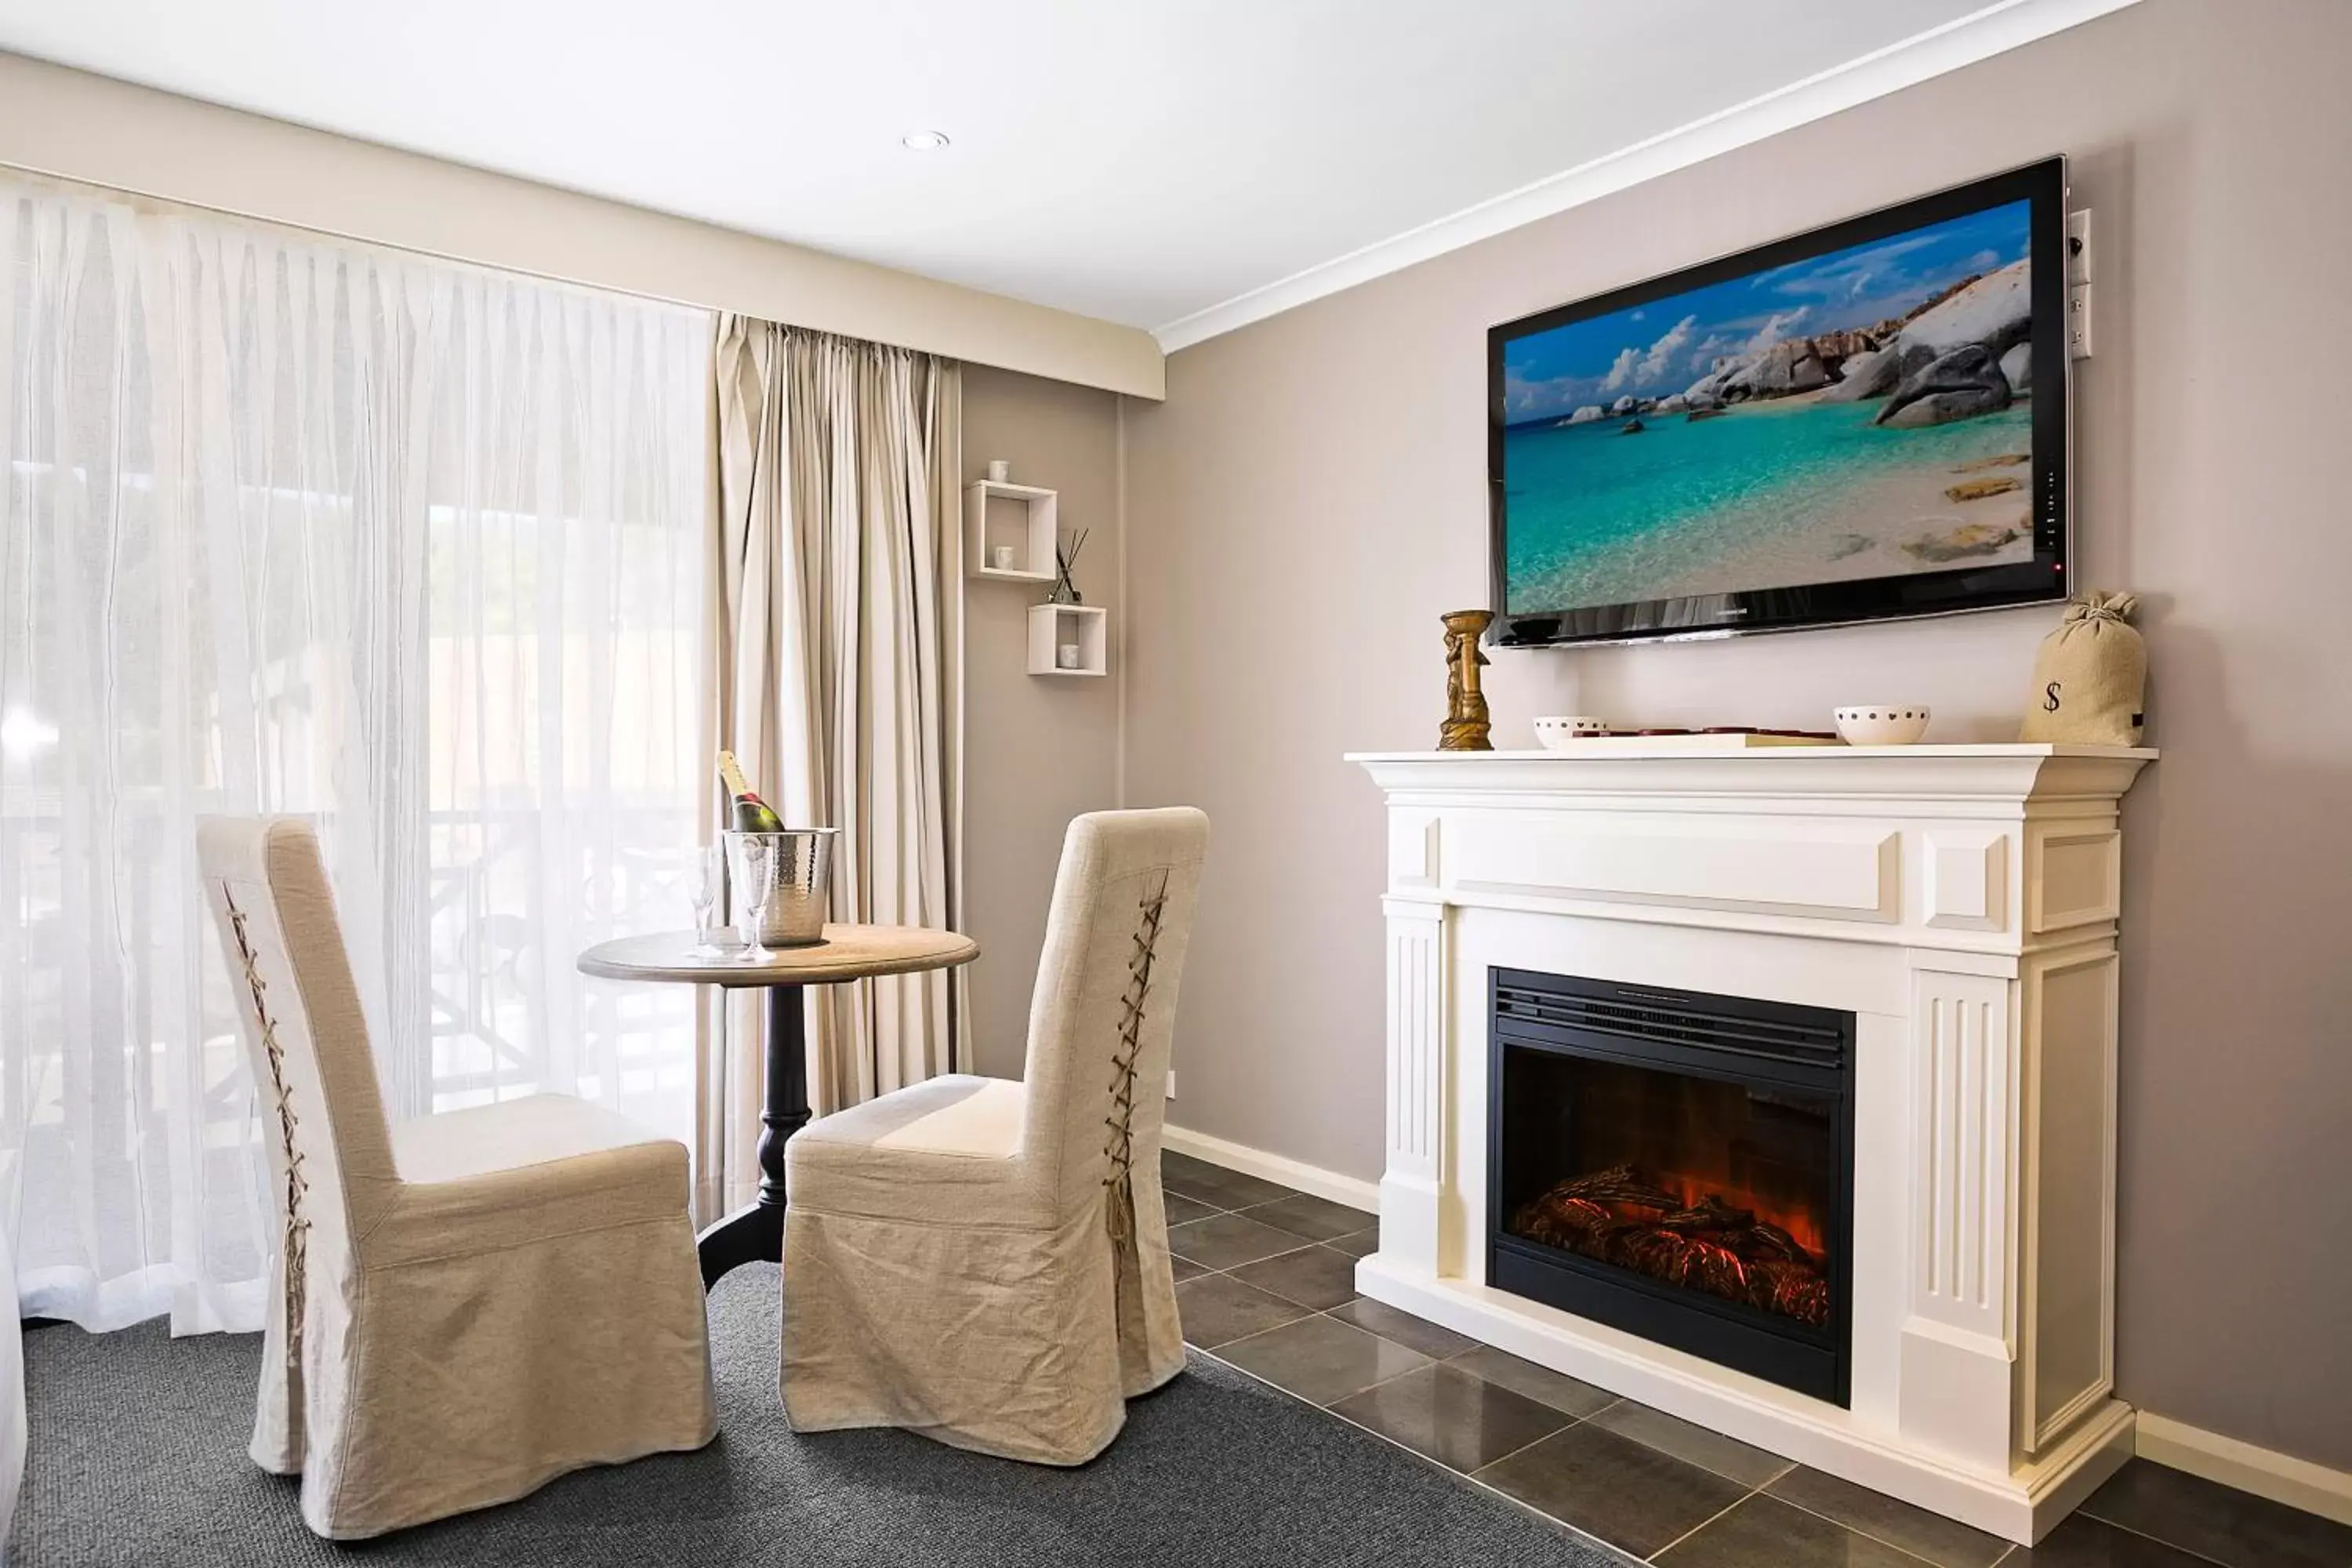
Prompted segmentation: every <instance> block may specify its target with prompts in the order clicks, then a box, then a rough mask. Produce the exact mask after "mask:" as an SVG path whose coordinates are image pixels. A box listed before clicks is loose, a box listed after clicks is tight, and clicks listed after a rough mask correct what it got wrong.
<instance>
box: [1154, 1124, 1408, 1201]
mask: <svg viewBox="0 0 2352 1568" xmlns="http://www.w3.org/2000/svg"><path fill="white" fill-rule="evenodd" d="M1160 1142H1161V1143H1162V1144H1163V1145H1165V1146H1166V1147H1168V1148H1171V1149H1173V1150H1175V1151H1176V1152H1178V1153H1179V1154H1190V1155H1192V1158H1194V1159H1195V1160H1206V1161H1207V1162H1208V1163H1210V1164H1212V1165H1223V1167H1225V1169H1227V1170H1229V1171H1239V1172H1240V1173H1242V1174H1243V1175H1244V1176H1255V1177H1257V1178H1258V1179H1259V1180H1260V1181H1265V1182H1279V1183H1281V1184H1283V1185H1284V1186H1286V1187H1295V1188H1297V1190H1298V1191H1300V1192H1302V1193H1312V1194H1315V1195H1316V1196H1317V1197H1318V1198H1328V1199H1329V1200H1330V1201H1331V1202H1333V1203H1335V1204H1345V1205H1348V1206H1349V1208H1351V1209H1361V1210H1363V1211H1364V1213H1365V1214H1367V1215H1377V1214H1379V1213H1380V1212H1381V1186H1380V1184H1379V1183H1378V1182H1367V1181H1365V1180H1363V1179H1362V1178H1360V1177H1357V1176H1343V1175H1341V1174H1340V1173H1339V1172H1337V1171H1327V1170H1325V1169H1323V1167H1322V1166H1320V1165H1310V1164H1308V1163H1307V1162H1306V1161H1304V1160H1294V1159H1292V1158H1291V1157H1290V1156H1289V1155H1287V1154H1269V1153H1267V1152H1265V1150H1263V1149H1253V1148H1250V1147H1249V1146H1248V1145H1247V1144H1244V1143H1234V1142H1228V1141H1226V1140H1225V1139H1223V1138H1213V1137H1211V1136H1210V1135H1209V1134H1207V1133H1206V1132H1195V1131H1192V1130H1191V1129H1190V1128H1185V1127H1163V1128H1161V1129H1160Z"/></svg>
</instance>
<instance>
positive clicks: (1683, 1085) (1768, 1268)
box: [1486, 969, 1853, 1405]
mask: <svg viewBox="0 0 2352 1568" xmlns="http://www.w3.org/2000/svg"><path fill="white" fill-rule="evenodd" d="M1488 1023H1489V1031H1488V1038H1489V1040H1490V1042H1491V1050H1492V1061H1491V1064H1490V1072H1489V1079H1488V1081H1489V1083H1490V1085H1491V1094H1492V1103H1491V1106H1490V1110H1489V1121H1488V1137H1487V1151H1488V1153H1487V1158H1488V1160H1489V1162H1490V1164H1489V1169H1488V1172H1487V1185H1486V1190H1487V1194H1488V1199H1487V1202H1488V1211H1489V1212H1488V1215H1487V1228H1488V1258H1487V1279H1488V1280H1489V1281H1490V1282H1491V1283H1492V1284H1494V1285H1495V1286H1496V1288H1497V1289H1504V1290H1508V1291H1511V1292H1513V1293H1514V1294H1517V1295H1520V1296H1525V1297H1528V1298H1529V1299H1530V1300H1538V1301H1542V1302H1546V1303H1548V1304H1549V1305H1551V1306H1555V1307H1558V1308H1559V1309H1561V1310H1564V1311H1569V1312H1573V1313H1575V1314H1577V1315H1578V1316H1580V1317H1584V1318H1591V1319H1592V1320H1594V1321H1599V1322H1603V1323H1607V1324H1609V1325H1611V1326H1612V1327H1614V1328H1618V1329H1622V1330H1625V1331H1629V1332H1632V1333H1636V1334H1640V1335H1642V1336H1643V1338H1646V1339H1649V1340H1653V1341H1654V1342H1657V1343H1660V1344H1664V1345H1670V1346H1673V1347H1675V1349H1678V1350H1683V1351H1687V1352H1691V1353H1692V1354H1695V1355H1700V1356H1705V1357H1706V1358H1707V1359H1708V1360H1711V1361H1714V1362H1717V1363H1721V1364H1723V1365H1725V1366H1729V1367H1734V1368H1737V1369H1738V1370H1739V1371H1742V1372H1747V1373H1753V1374H1754V1375H1756V1376H1758V1377H1761V1378H1766V1379H1769V1381H1771V1382H1773V1383H1777V1384H1781V1385H1783V1386H1785V1387H1789V1388H1793V1389H1796V1390H1798V1391H1800V1392H1801V1393H1804V1394H1812V1395H1813V1396H1815V1397H1816V1398H1820V1399H1825V1400H1829V1401H1831V1402H1832V1403H1835V1404H1838V1405H1844V1404H1846V1403H1847V1397H1848V1391H1847V1384H1848V1356H1849V1350H1850V1321H1851V1316H1852V1302H1851V1300H1850V1297H1851V1293H1852V1290H1851V1288H1852V1280H1853V1259H1852V1256H1851V1249H1852V1242H1853V1190H1852V1189H1853V1014H1851V1013H1841V1012H1833V1011H1831V1010H1829V1009H1826V1008H1819V1007H1802V1006H1796V1005H1789V1004H1785V1003H1777V1002H1761V1001H1756V1000H1752V999H1749V998H1746V997H1736V996H1716V995H1709V994H1705V993H1703V992H1690V991H1673V990H1667V989H1665V988H1664V987H1658V986H1636V985H1626V984H1617V983H1615V982H1611V981H1599V980H1586V979H1579V978H1576V977H1572V976H1569V975H1559V974H1544V973H1536V972H1534V971H1530V970H1520V969H1495V970H1490V971H1489V972H1488Z"/></svg>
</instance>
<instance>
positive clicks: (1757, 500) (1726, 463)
mask: <svg viewBox="0 0 2352 1568" xmlns="http://www.w3.org/2000/svg"><path fill="white" fill-rule="evenodd" d="M1883 406H1885V405H1883V404H1881V403H1878V402H1875V401H1872V402H1863V403H1813V404H1785V403H1784V404H1778V405H1775V404H1764V405H1757V404H1749V405H1744V406H1742V407H1738V408H1735V409H1733V410H1731V411H1730V412H1729V413H1727V414H1725V415H1724V416H1721V417H1720V418H1715V419H1702V420H1700V421H1698V422H1697V423H1696V424H1694V423H1692V422H1691V421H1690V420H1689V419H1687V418H1685V416H1683V415H1680V414H1666V415H1645V416H1642V423H1643V430H1642V432H1641V433H1640V434H1638V435H1633V436H1626V435H1622V434H1620V432H1621V430H1622V427H1623V426H1624V424H1625V421H1624V420H1623V419H1621V418H1611V419H1599V420H1594V421H1592V422H1591V423H1589V424H1584V425H1570V426H1522V427H1520V428H1517V429H1514V430H1508V431H1506V432H1505V433H1504V436H1503V485H1504V489H1505V492H1506V494H1507V500H1508V509H1509V530H1508V534H1509V539H1508V554H1507V561H1506V563H1505V564H1506V568H1507V584H1508V592H1507V601H1508V606H1509V608H1510V609H1511V610H1513V611H1519V612H1528V611H1540V610H1555V609H1572V608H1577V607H1580V606H1584V605H1617V604H1625V603H1629V602H1632V601H1635V600H1641V599H1648V598H1655V597H1658V596H1659V594H1658V585H1659V584H1662V583H1664V582H1667V581H1671V580H1673V579H1675V578H1678V577H1681V576H1683V575H1685V574H1689V573H1693V572H1703V571H1705V570H1706V567H1707V566H1708V564H1709V563H1711V562H1717V561H1720V560H1722V559H1724V558H1725V557H1727V556H1728V555H1732V554H1735V553H1738V552H1743V551H1746V550H1749V549H1752V548H1754V547H1755V546H1757V545H1758V544H1759V542H1767V541H1769V539H1770V538H1772V537H1773V536H1776V535H1794V534H1797V533H1801V532H1802V531H1805V530H1807V529H1809V528H1813V527H1817V526H1819V525H1820V524H1821V523H1822V520H1823V518H1824V516H1825V515H1833V514H1836V513H1839V512H1843V511H1848V510H1851V508H1852V506H1853V499H1854V498H1853V493H1852V492H1853V490H1854V489H1855V487H1856V486H1857V485H1858V484H1860V483H1863V482H1866V481H1869V480H1873V479H1880V478H1884V477H1887V476H1893V475H1897V474H1900V473H1901V472H1902V470H1904V469H1905V468H1908V467H1913V466H1916V467H1918V468H1928V469H1933V470H1935V471H1937V473H1944V472H1948V470H1949V469H1951V468H1954V467H1956V466H1958V464H1961V463H1967V462H1972V461H1975V460H1977V459H1979V458H1990V457H1995V456H1998V455H2000V454H2001V453H2004V452H2024V451H2030V450H2031V449H2032V404H2031V403H2030V402H2026V401H2022V400H2021V401H2020V402H2019V403H2017V404H2015V405H2012V406H2011V407H2010V408H2007V409H2005V410H2003V411H2002V412H2000V413H1999V414H1991V415H1985V416H1980V417H1978V418H1974V419H1962V420H1957V421H1955V422H1953V423H1952V424H1949V425H1939V426H1931V427H1930V428H1927V429H1925V430H1890V429H1886V428H1885V427H1883V426H1873V425H1872V424H1871V422H1870V421H1871V417H1872V416H1874V414H1876V413H1877V412H1878V410H1879V409H1880V408H1881V407H1883ZM1913 569H1914V570H1918V571H1937V570H1945V569H1947V568H1943V567H1938V566H1935V565H1928V564H1924V563H1923V564H1920V565H1918V566H1916V567H1915V568H1913ZM1732 585H1734V584H1726V586H1727V587H1728V586H1732ZM1736 585H1737V586H1742V587H1753V588H1773V587H1791V586H1796V585H1797V584H1796V583H1751V584H1736Z"/></svg>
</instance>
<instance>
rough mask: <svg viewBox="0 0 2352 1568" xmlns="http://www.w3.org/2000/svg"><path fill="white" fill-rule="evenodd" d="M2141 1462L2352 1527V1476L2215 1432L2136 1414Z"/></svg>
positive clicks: (2155, 1416) (2153, 1416) (2163, 1417)
mask: <svg viewBox="0 0 2352 1568" xmlns="http://www.w3.org/2000/svg"><path fill="white" fill-rule="evenodd" d="M2138 1452H2139V1457H2140V1458H2143V1459H2146V1460H2147V1461H2148V1462H2149V1463H2150V1464H2156V1465H2162V1466H2165V1467H2166V1468H2168V1469H2175V1470H2186V1471H2187V1472H2188V1473H2189V1474H2190V1475H2192V1476H2202V1477H2203V1478H2205V1479H2207V1480H2209V1481H2219V1482H2221V1484H2222V1485H2223V1486H2225V1487H2235V1488H2237V1489H2239V1490H2240V1491H2242V1492H2252V1493H2253V1494H2254V1495H2255V1496H2256V1497H2263V1498H2268V1499H2270V1500H2271V1501H2273V1502H2283V1503H2284V1504H2286V1505H2287V1506H2288V1507H2289V1508H2299V1509H2301V1510H2304V1511H2305V1513H2315V1514H2318V1515H2319V1516H2321V1517H2322V1518H2324V1519H2332V1520H2335V1521H2337V1522H2338V1523H2341V1524H2352V1474H2347V1472H2345V1471H2343V1470H2331V1469H2329V1468H2327V1467H2326V1465H2315V1464H2313V1463H2312V1462H2311V1461H2310V1460H2309V1459H2298V1458H2294V1457H2293V1456H2292V1455H2288V1454H2281V1453H2278V1452H2276V1451H2275V1450H2273V1449H2270V1448H2258V1447H2254V1445H2252V1443H2242V1442H2240V1441H2239V1440H2238V1439H2237V1438H2235V1437H2224V1436H2221V1434H2220V1433H2218V1432H2206V1431H2200V1429H2199V1428H2197V1427H2194V1426H2184V1425H2183V1424H2182V1423H2180V1422H2178V1421H2175V1420H2173V1419H2171V1418H2170V1417H2168V1416H2164V1415H2151V1414H2149V1413H2148V1412H2147V1411H2145V1410H2143V1411H2141V1412H2140V1413H2139V1436H2138Z"/></svg>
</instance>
